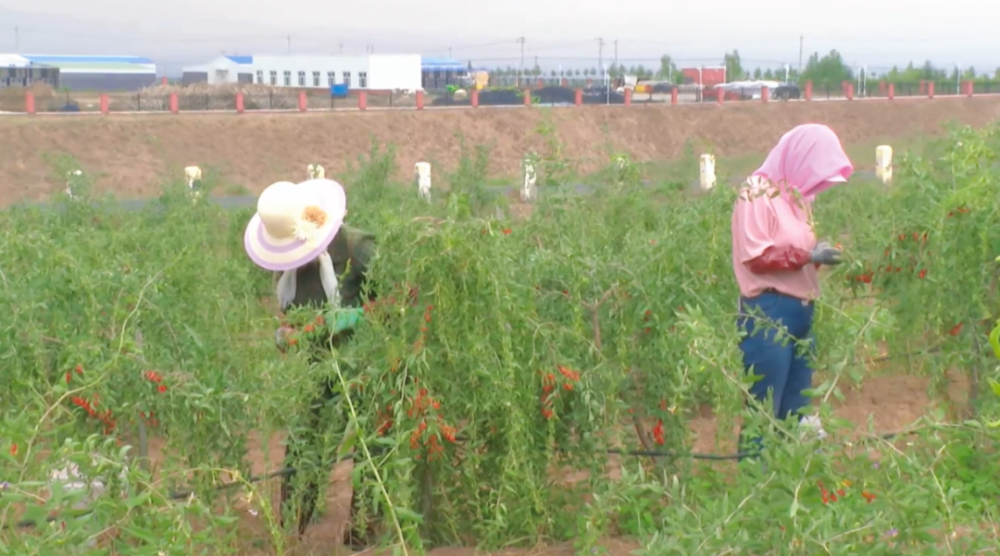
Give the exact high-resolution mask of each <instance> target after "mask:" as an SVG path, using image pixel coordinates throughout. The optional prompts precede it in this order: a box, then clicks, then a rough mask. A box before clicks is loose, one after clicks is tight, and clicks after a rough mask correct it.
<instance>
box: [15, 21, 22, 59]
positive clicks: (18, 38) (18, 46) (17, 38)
mask: <svg viewBox="0 0 1000 556" xmlns="http://www.w3.org/2000/svg"><path fill="white" fill-rule="evenodd" d="M20 52H21V32H20V31H19V30H18V28H17V25H15V26H14V54H19V53H20Z"/></svg>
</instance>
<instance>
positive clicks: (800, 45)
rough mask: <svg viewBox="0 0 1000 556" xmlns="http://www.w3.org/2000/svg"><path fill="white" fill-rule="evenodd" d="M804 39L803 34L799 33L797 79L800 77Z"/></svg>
mask: <svg viewBox="0 0 1000 556" xmlns="http://www.w3.org/2000/svg"><path fill="white" fill-rule="evenodd" d="M804 41H805V36H804V35H799V79H802V43H803V42H804Z"/></svg>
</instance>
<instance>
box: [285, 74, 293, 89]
mask: <svg viewBox="0 0 1000 556" xmlns="http://www.w3.org/2000/svg"><path fill="white" fill-rule="evenodd" d="M291 86H292V72H290V71H286V72H285V87H291Z"/></svg>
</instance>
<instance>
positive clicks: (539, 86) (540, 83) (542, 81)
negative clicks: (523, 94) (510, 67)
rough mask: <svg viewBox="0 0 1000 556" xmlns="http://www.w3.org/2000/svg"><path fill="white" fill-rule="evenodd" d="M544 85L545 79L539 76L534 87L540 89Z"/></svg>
mask: <svg viewBox="0 0 1000 556" xmlns="http://www.w3.org/2000/svg"><path fill="white" fill-rule="evenodd" d="M544 86H545V79H543V78H541V77H539V78H538V79H536V80H535V87H537V88H539V89H541V88H542V87H544Z"/></svg>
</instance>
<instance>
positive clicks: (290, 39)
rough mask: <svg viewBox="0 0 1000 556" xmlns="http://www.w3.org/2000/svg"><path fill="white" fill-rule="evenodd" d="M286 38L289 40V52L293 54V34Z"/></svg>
mask: <svg viewBox="0 0 1000 556" xmlns="http://www.w3.org/2000/svg"><path fill="white" fill-rule="evenodd" d="M286 39H287V40H288V53H289V54H291V53H292V36H291V35H288V36H287V37H286Z"/></svg>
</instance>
